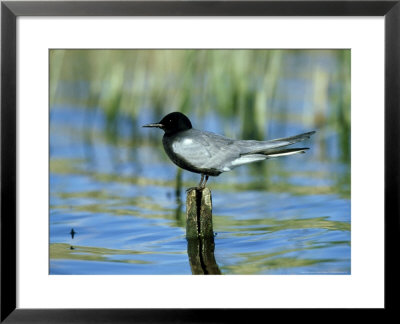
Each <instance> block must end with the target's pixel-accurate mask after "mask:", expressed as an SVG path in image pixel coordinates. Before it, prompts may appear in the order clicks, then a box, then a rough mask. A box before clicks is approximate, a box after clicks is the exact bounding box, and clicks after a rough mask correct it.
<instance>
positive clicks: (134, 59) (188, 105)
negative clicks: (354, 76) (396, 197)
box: [50, 49, 350, 159]
mask: <svg viewBox="0 0 400 324" xmlns="http://www.w3.org/2000/svg"><path fill="white" fill-rule="evenodd" d="M287 78H291V79H292V80H296V81H298V83H297V84H293V85H292V88H291V89H286V88H284V87H280V84H281V83H282V82H283V81H284V80H285V79H287ZM301 83H308V84H311V85H312V86H311V87H310V89H311V90H308V88H307V90H306V91H302V86H301ZM290 96H292V97H295V98H296V100H297V101H298V102H299V107H300V108H299V109H298V113H294V111H293V110H291V111H289V110H288V109H287V108H286V107H285V106H284V105H283V106H282V107H281V106H280V105H278V104H277V102H278V101H285V98H288V97H290ZM305 103H307V104H305ZM58 104H69V105H79V106H81V107H82V106H83V107H86V108H88V109H93V108H99V109H101V110H103V111H104V112H105V114H106V116H107V127H108V128H109V130H111V131H112V130H113V129H115V128H116V127H117V125H116V120H117V117H118V116H119V115H123V116H124V117H125V118H126V119H129V120H131V121H132V123H133V124H134V125H135V121H136V119H137V116H138V114H139V112H140V110H141V109H151V110H152V112H153V115H154V116H157V117H156V118H160V117H162V116H163V115H165V114H166V113H168V112H171V111H181V112H183V113H190V115H192V116H193V115H197V116H199V115H200V116H201V115H204V114H206V113H208V112H210V111H212V112H214V113H217V114H218V115H219V116H221V117H231V116H236V117H238V119H239V120H240V121H241V125H239V127H240V130H241V133H240V135H241V137H243V138H254V139H262V138H265V135H266V134H265V131H266V129H267V127H266V126H267V125H268V123H267V121H268V120H270V119H272V118H275V119H281V120H290V119H294V120H301V122H302V123H303V124H304V125H305V126H308V127H315V128H321V127H326V126H329V127H331V128H334V129H337V130H339V131H340V132H341V133H343V136H342V137H341V140H342V141H348V138H349V136H348V135H349V132H350V50H97V49H96V50H69V49H68V50H51V51H50V107H55V106H56V105H58ZM301 107H303V108H301ZM231 126H232V125H231V124H226V125H224V128H225V129H226V130H227V132H228V133H229V132H231V130H230V129H231V128H232V127H231ZM227 135H229V134H227ZM236 135H238V134H236ZM346 135H347V136H346ZM343 144H344V146H347V147H349V145H348V144H349V143H343ZM343 154H344V155H345V156H344V158H345V159H346V158H348V156H346V155H348V154H349V150H347V151H344V152H343Z"/></svg>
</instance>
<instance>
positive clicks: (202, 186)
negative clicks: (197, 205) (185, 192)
mask: <svg viewBox="0 0 400 324" xmlns="http://www.w3.org/2000/svg"><path fill="white" fill-rule="evenodd" d="M207 180H208V175H206V180H205V181H204V183H203V184H202V185H201V187H200V188H201V189H204V188H205V187H206V183H207Z"/></svg>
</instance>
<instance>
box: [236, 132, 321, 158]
mask: <svg viewBox="0 0 400 324" xmlns="http://www.w3.org/2000/svg"><path fill="white" fill-rule="evenodd" d="M314 133H315V131H312V132H307V133H303V134H299V135H295V136H290V137H283V138H277V139H273V140H269V141H253V140H241V141H237V142H236V143H237V144H238V145H239V146H240V148H241V155H243V154H254V153H262V154H269V153H271V154H273V153H275V152H276V151H278V150H277V148H279V147H283V146H288V145H291V144H294V143H297V142H301V141H304V140H305V139H308V138H310V136H311V135H313V134H314Z"/></svg>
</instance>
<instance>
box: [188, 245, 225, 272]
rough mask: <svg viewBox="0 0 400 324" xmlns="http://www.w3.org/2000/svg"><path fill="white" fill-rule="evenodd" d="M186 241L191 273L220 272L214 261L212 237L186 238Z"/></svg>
mask: <svg viewBox="0 0 400 324" xmlns="http://www.w3.org/2000/svg"><path fill="white" fill-rule="evenodd" d="M187 242H188V248H187V251H188V255H189V262H190V269H191V270H192V274H221V271H220V270H219V267H218V264H217V262H216V261H215V256H214V249H215V243H214V238H213V237H205V238H202V237H198V238H188V239H187Z"/></svg>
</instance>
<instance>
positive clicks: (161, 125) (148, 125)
mask: <svg viewBox="0 0 400 324" xmlns="http://www.w3.org/2000/svg"><path fill="white" fill-rule="evenodd" d="M142 127H157V128H163V127H164V125H163V124H160V123H154V124H147V125H143V126H142Z"/></svg>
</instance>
